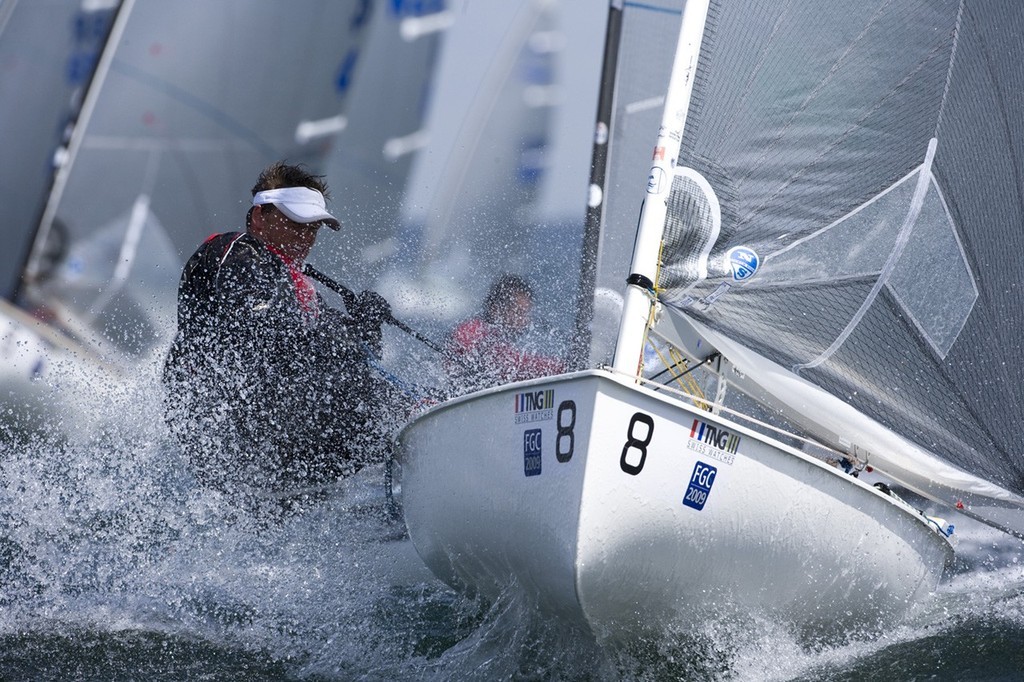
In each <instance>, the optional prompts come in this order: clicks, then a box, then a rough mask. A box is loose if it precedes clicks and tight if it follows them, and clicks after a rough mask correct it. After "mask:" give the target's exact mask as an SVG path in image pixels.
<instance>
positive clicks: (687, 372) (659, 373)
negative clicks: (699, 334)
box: [646, 344, 722, 386]
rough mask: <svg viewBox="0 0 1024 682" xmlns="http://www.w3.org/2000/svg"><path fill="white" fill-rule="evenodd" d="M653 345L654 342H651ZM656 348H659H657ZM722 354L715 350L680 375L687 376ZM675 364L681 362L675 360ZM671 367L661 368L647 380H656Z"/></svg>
mask: <svg viewBox="0 0 1024 682" xmlns="http://www.w3.org/2000/svg"><path fill="white" fill-rule="evenodd" d="M651 345H652V346H653V344H651ZM655 350H657V348H655ZM721 356H722V354H721V353H719V352H718V351H715V352H714V353H712V354H711V355H709V356H707V357H706V358H704V359H703V360H701V361H700V362H698V363H697V364H696V365H694V366H693V367H688V368H687V370H686V371H685V372H683V373H682V374H680V375H679V376H680V377H684V376H686V375H687V374H690V373H692V372H694V371H695V370H698V369H700V368H701V367H703V366H704V365H706V364H708V363H711V362H714V361H715V360H717V359H718V358H720V357H721ZM685 361H686V359H685V358H683V360H681V361H680V362H685ZM665 364H666V365H667V364H668V363H665ZM673 364H674V365H678V364H679V362H675V363H673ZM670 369H671V367H665V369H663V370H661V371H660V372H658V373H657V374H655V375H654V376H652V377H651V378H649V379H646V381H650V382H655V381H656V380H657V379H658V377H660V376H661V375H662V374H664V373H665V372H668V371H669V370H670ZM664 385H665V384H659V386H664Z"/></svg>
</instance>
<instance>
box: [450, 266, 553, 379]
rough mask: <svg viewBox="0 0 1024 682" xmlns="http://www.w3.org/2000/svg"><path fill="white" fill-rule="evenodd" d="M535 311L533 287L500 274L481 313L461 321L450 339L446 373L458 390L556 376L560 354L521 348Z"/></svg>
mask: <svg viewBox="0 0 1024 682" xmlns="http://www.w3.org/2000/svg"><path fill="white" fill-rule="evenodd" d="M532 315H533V288H532V287H531V286H530V285H529V283H528V282H527V281H526V280H524V279H523V278H522V277H520V276H518V275H513V274H503V275H500V276H499V277H497V278H496V279H495V280H494V282H493V283H492V284H491V288H490V290H489V291H488V293H487V298H486V299H485V300H484V305H483V311H482V313H481V315H480V316H477V317H473V318H470V319H468V320H465V321H464V322H462V323H460V324H459V325H458V326H456V327H455V329H454V330H453V331H452V333H451V335H450V337H449V339H448V352H449V358H450V360H449V362H448V364H447V367H448V372H449V374H450V375H451V376H452V378H453V380H454V382H455V383H456V384H457V385H458V388H459V389H461V390H470V389H476V388H483V387H486V386H493V385H497V384H503V383H508V382H511V381H520V380H523V379H531V378H534V377H540V376H548V375H552V374H559V373H561V372H562V371H564V365H563V363H562V361H561V360H559V359H558V358H554V357H550V356H546V355H542V354H539V353H534V352H531V351H529V350H527V349H526V348H524V344H523V338H524V335H525V334H526V332H527V331H528V330H529V329H530V326H531V323H532Z"/></svg>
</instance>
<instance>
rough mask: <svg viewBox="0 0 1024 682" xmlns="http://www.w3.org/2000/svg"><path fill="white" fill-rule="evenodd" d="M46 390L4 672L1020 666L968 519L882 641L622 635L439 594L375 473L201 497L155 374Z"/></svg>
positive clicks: (1000, 580)
mask: <svg viewBox="0 0 1024 682" xmlns="http://www.w3.org/2000/svg"><path fill="white" fill-rule="evenodd" d="M46 390H47V391H49V392H50V393H49V394H47V395H49V398H47V399H52V400H55V401H56V400H58V398H59V399H60V400H62V401H63V403H62V404H61V408H60V410H61V411H60V414H61V418H62V423H60V424H59V425H50V426H47V427H45V428H42V429H41V430H39V431H36V432H28V431H17V432H12V431H8V432H5V433H4V435H3V442H2V445H3V450H2V455H0V529H2V530H0V680H391V679H424V680H447V679H481V680H491V679H524V680H527V679H529V680H533V679H536V680H549V679H551V680H616V679H643V680H677V679H683V680H689V679H723V680H1021V679H1024V561H1021V559H1020V554H1021V552H1020V551H1019V548H1018V546H1016V545H1014V544H1013V543H1011V542H1008V541H1006V540H1004V539H1003V538H1002V537H1001V536H999V535H998V534H996V533H994V532H988V531H985V530H980V529H977V528H971V527H970V524H964V523H961V524H960V525H958V528H962V527H966V528H967V530H966V531H963V533H964V534H963V537H962V538H961V546H960V550H961V551H960V559H959V561H958V564H957V566H956V567H954V570H952V571H951V573H950V575H949V576H948V577H947V579H946V580H945V581H944V583H943V584H942V585H941V587H940V589H939V590H938V591H937V593H936V594H935V595H934V597H933V598H932V599H931V600H929V601H928V602H926V603H925V604H923V605H921V607H920V608H918V609H917V610H916V611H914V612H913V613H912V614H911V616H910V617H909V618H908V619H907V621H906V622H905V623H902V624H899V625H896V626H894V628H893V629H892V630H890V631H888V632H886V633H884V634H883V635H880V636H873V637H869V638H853V639H852V640H851V641H849V642H846V643H843V644H838V645H837V644H834V643H833V644H830V645H827V646H826V645H822V644H815V643H814V642H808V641H806V640H804V639H798V638H797V637H796V636H795V635H794V634H793V633H791V632H788V631H787V630H786V629H785V628H784V627H783V626H780V625H778V624H776V623H772V622H770V621H758V620H756V619H751V620H749V621H747V622H742V623H705V624H701V625H698V626H692V625H691V626H690V627H688V628H685V629H684V628H679V631H677V632H671V631H670V632H668V633H666V635H665V637H664V638H662V639H660V640H658V641H642V642H638V643H633V644H631V645H629V646H628V647H623V646H619V645H615V644H612V643H608V642H598V641H595V640H594V639H593V637H591V636H590V635H589V634H587V633H585V632H581V631H577V630H573V629H571V628H569V627H567V626H565V625H563V624H559V623H557V622H552V621H550V620H547V619H545V618H544V617H542V616H541V615H539V612H538V611H537V610H536V609H535V608H533V607H532V606H531V605H529V604H527V603H525V602H523V601H522V599H521V598H520V597H518V596H517V594H516V592H515V591H514V590H512V589H510V590H509V592H508V593H507V594H505V595H503V596H502V597H501V598H499V599H498V600H496V602H495V603H491V604H485V603H480V602H477V601H473V600H471V599H467V598H465V597H461V596H459V595H456V594H455V593H453V592H452V591H450V590H449V589H448V588H447V587H445V586H444V585H443V584H441V583H439V582H438V581H437V580H435V579H434V578H433V577H432V576H431V575H430V574H429V573H428V572H427V571H426V569H425V568H424V567H423V566H422V564H421V563H420V561H419V559H418V557H417V556H416V554H415V551H414V550H413V549H412V547H411V545H410V544H409V542H408V541H407V540H405V539H403V537H402V527H401V524H400V523H396V522H394V521H393V520H391V519H389V518H388V517H387V516H386V515H384V514H382V513H379V512H380V510H381V508H380V505H379V503H380V502H381V500H382V491H383V486H382V481H381V478H382V477H381V475H380V472H379V471H368V472H366V475H365V476H362V477H361V478H359V479H358V480H353V481H351V482H350V484H348V485H347V486H346V487H344V488H342V489H339V490H338V491H337V492H336V493H335V494H334V495H333V496H332V497H331V498H330V499H329V500H327V501H325V502H323V503H321V504H318V505H316V506H314V507H312V508H311V509H309V510H308V511H306V512H305V513H304V514H301V515H299V516H297V517H292V518H289V519H285V520H281V521H278V522H274V523H267V522H266V521H265V520H262V519H257V518H253V517H251V516H249V515H247V514H246V513H245V512H244V511H240V510H238V509H237V508H236V507H235V505H233V504H232V503H231V502H230V501H228V500H224V499H221V498H219V497H218V496H216V495H215V494H213V493H209V492H206V491H202V490H198V489H196V488H195V486H193V485H192V483H191V480H190V478H189V476H188V474H187V472H186V470H185V468H184V467H183V466H182V464H183V463H182V461H181V458H180V453H178V451H177V449H176V448H175V447H174V445H173V444H172V443H171V442H170V441H169V437H168V435H167V433H166V430H165V428H164V426H163V423H162V420H161V417H160V400H161V394H160V391H159V384H158V382H157V381H156V380H155V369H154V370H153V371H152V372H151V373H150V375H149V376H143V377H139V378H138V379H137V380H136V381H133V382H129V383H123V384H118V385H117V386H103V385H96V384H95V383H94V382H90V381H87V380H82V381H77V380H71V379H68V380H66V381H64V382H62V383H61V384H59V385H55V386H53V387H47V388H46ZM69 397H70V398H71V399H69ZM8 421H11V419H10V418H9V419H8ZM8 426H9V425H8Z"/></svg>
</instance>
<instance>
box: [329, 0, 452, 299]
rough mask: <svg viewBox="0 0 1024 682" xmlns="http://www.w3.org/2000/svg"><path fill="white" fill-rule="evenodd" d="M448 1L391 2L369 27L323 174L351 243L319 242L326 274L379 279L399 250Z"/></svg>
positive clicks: (424, 133) (424, 134)
mask: <svg viewBox="0 0 1024 682" xmlns="http://www.w3.org/2000/svg"><path fill="white" fill-rule="evenodd" d="M446 5H447V3H446V2H445V0H432V1H430V2H424V1H423V0H387V1H386V2H381V3H379V4H378V5H377V6H376V7H375V9H374V12H373V16H372V18H371V20H370V25H369V27H368V28H367V38H366V46H365V49H364V50H363V53H362V55H361V56H360V63H359V68H358V70H357V73H356V75H355V78H354V80H353V83H352V86H351V94H350V96H349V98H348V102H347V103H346V106H345V111H344V113H343V114H342V115H339V116H336V117H334V118H333V119H327V121H325V123H327V124H330V123H331V122H332V121H334V123H335V126H336V128H337V130H331V129H330V125H327V126H326V129H327V130H326V131H325V132H328V133H330V134H334V141H333V143H332V151H331V153H330V154H329V155H328V156H327V158H326V159H325V162H324V173H325V175H326V177H327V180H328V182H329V184H330V186H331V188H332V191H333V193H334V196H335V207H334V211H335V213H334V215H336V216H338V218H339V219H340V220H341V223H342V225H343V226H344V234H345V239H344V245H343V246H342V247H339V246H338V244H337V243H336V242H338V241H341V240H331V243H328V242H327V240H324V241H322V242H321V243H320V245H319V248H318V250H317V252H316V254H315V256H316V258H317V261H318V267H320V268H321V269H323V270H324V271H325V272H344V273H345V278H346V280H347V281H349V282H353V283H355V282H365V283H367V285H368V284H369V283H371V282H373V280H374V278H375V276H376V275H378V274H379V272H380V269H381V268H382V267H383V265H384V263H386V261H387V259H388V258H389V257H391V256H393V255H394V254H395V252H396V251H397V250H398V248H399V240H398V238H397V236H396V235H397V233H398V232H399V231H400V229H401V222H402V221H401V209H402V201H401V197H402V196H403V195H404V193H405V191H406V185H407V182H408V177H409V171H410V168H411V167H412V165H413V161H414V159H415V158H416V154H417V153H418V152H419V150H420V149H421V148H422V147H423V146H424V145H425V144H426V142H427V140H428V139H429V134H428V131H427V129H426V126H425V118H426V112H427V108H428V105H429V103H430V100H431V93H432V91H433V87H432V86H433V76H434V73H435V70H436V64H437V56H438V53H439V52H440V50H441V46H442V44H443V41H444V35H445V32H446V30H447V29H448V27H449V26H450V24H451V23H452V22H453V21H454V16H455V12H454V11H452V10H451V9H448V8H447V7H446Z"/></svg>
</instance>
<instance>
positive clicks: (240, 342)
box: [164, 232, 390, 491]
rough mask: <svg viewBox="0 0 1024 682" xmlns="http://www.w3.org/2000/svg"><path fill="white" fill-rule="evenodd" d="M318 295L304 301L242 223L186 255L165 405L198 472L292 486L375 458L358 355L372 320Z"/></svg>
mask: <svg viewBox="0 0 1024 682" xmlns="http://www.w3.org/2000/svg"><path fill="white" fill-rule="evenodd" d="M318 303H319V308H320V311H321V312H320V314H319V316H314V315H311V314H310V313H308V312H306V311H305V310H303V309H302V307H301V306H300V305H299V301H298V298H297V296H296V289H295V285H294V284H293V282H292V278H291V274H290V273H289V270H288V267H287V266H286V265H285V263H284V262H283V261H282V260H281V259H280V258H279V257H277V256H276V255H274V254H273V253H271V252H270V251H269V250H268V249H267V248H266V246H264V245H263V244H262V243H261V242H260V241H259V240H257V239H256V238H255V237H252V236H251V235H248V234H245V233H238V232H232V233H226V234H220V235H215V236H213V237H211V238H210V239H208V240H207V241H206V242H205V243H204V244H203V245H202V246H201V247H200V248H199V249H198V250H197V251H196V253H195V254H193V256H192V257H191V258H190V259H189V261H188V262H187V263H186V264H185V268H184V270H183V272H182V277H181V283H180V286H179V290H178V334H177V336H176V338H175V340H174V343H173V345H172V347H171V351H170V353H169V354H168V357H167V362H166V365H165V368H164V383H165V384H166V385H167V387H168V400H167V405H166V408H167V409H166V414H167V421H168V424H169V425H170V426H171V429H172V430H173V431H174V433H175V435H176V436H177V437H178V439H179V441H181V443H182V445H183V447H184V449H185V450H186V452H187V453H188V455H189V457H190V459H191V461H192V464H193V467H194V470H195V473H196V474H197V476H198V478H199V479H200V480H201V481H203V482H205V483H208V484H213V485H215V486H217V487H221V488H224V487H231V486H243V487H244V488H248V489H255V490H270V491H288V490H296V489H302V488H303V487H304V486H308V485H318V484H321V483H324V482H328V481H331V480H334V479H337V478H338V477H340V476H344V475H346V474H349V473H352V472H354V471H355V470H357V469H359V468H360V467H362V466H363V465H365V464H367V463H369V462H371V461H375V460H379V459H380V458H382V457H383V454H384V448H385V441H386V435H385V433H386V429H385V428H384V426H385V424H387V423H388V422H389V421H390V420H389V419H387V417H386V416H385V415H384V414H383V413H382V410H383V409H385V407H386V406H385V405H384V404H383V402H382V400H381V396H382V395H383V394H385V393H386V391H384V390H383V389H384V388H385V387H383V386H381V384H382V383H383V382H380V381H378V380H376V379H375V378H374V377H373V376H371V373H370V371H369V368H368V365H367V363H366V350H367V344H369V345H370V346H371V347H372V346H374V345H379V343H380V330H379V328H377V329H375V330H374V329H368V330H362V329H360V328H359V327H358V326H357V325H356V324H355V323H354V322H353V320H352V319H351V318H349V317H348V316H346V315H344V314H342V313H340V312H339V311H336V310H332V309H329V308H325V307H324V306H323V304H322V301H319V299H318ZM373 350H375V351H376V350H379V348H374V349H373Z"/></svg>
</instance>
